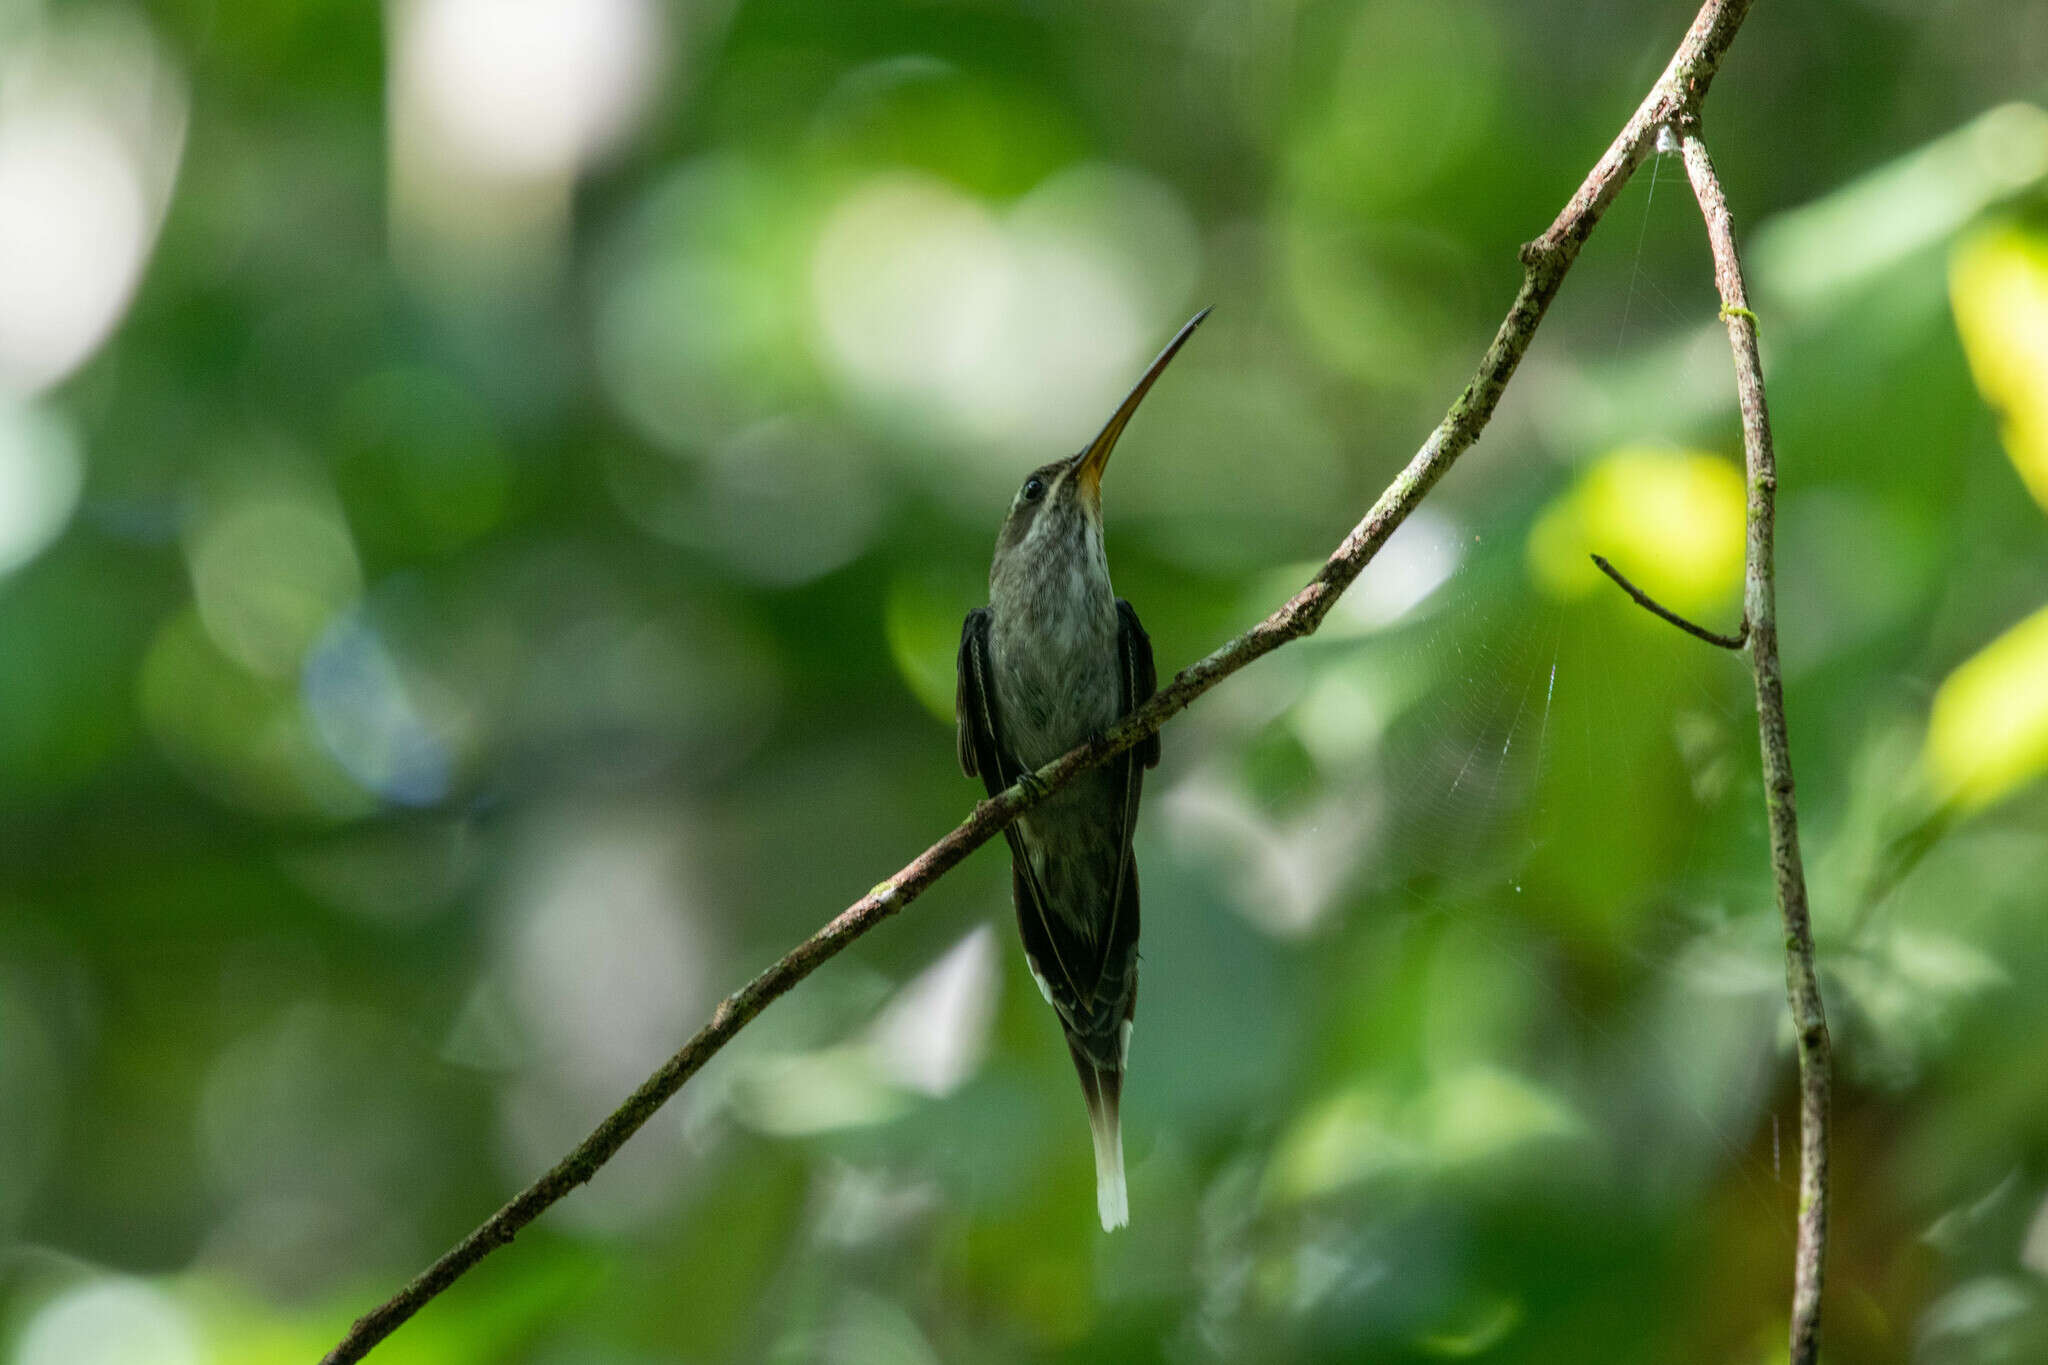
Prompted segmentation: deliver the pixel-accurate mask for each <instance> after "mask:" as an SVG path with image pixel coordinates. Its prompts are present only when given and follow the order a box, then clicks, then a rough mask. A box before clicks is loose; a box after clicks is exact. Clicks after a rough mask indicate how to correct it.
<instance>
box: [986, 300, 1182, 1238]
mask: <svg viewBox="0 0 2048 1365" xmlns="http://www.w3.org/2000/svg"><path fill="white" fill-rule="evenodd" d="M1207 316H1209V310H1208V309H1206V308H1205V309H1203V310H1202V311H1201V312H1199V313H1197V314H1196V315H1195V316H1194V317H1193V318H1192V319H1190V320H1189V322H1188V324H1187V325H1186V326H1185V327H1183V328H1181V329H1180V331H1179V333H1178V334H1176V335H1175V337H1174V338H1173V340H1172V341H1170V342H1168V343H1167V344H1166V349H1165V350H1163V351H1161V352H1160V353H1159V356H1158V358H1157V359H1155V360H1154V361H1153V362H1152V364H1151V366H1150V367H1149V368H1148V369H1147V370H1146V371H1145V373H1144V375H1143V377H1141V378H1140V379H1139V380H1138V382H1137V385H1136V386H1135V387H1134V388H1133V389H1132V390H1131V392H1130V395H1129V396H1128V397H1126V398H1125V399H1124V401H1123V403H1122V404H1121V405H1120V406H1119V407H1118V408H1117V410H1116V412H1115V414H1114V415H1113V416H1111V417H1110V419H1109V422H1108V424H1107V425H1105V426H1104V427H1103V428H1102V432H1101V434H1100V435H1098V436H1097V437H1096V438H1095V439H1094V440H1093V441H1091V442H1089V443H1088V445H1087V447H1086V448H1084V449H1083V450H1082V451H1081V452H1080V453H1079V454H1077V455H1072V456H1069V457H1067V458H1065V459H1060V460H1054V461H1053V462H1052V463H1051V464H1046V465H1040V466H1039V467H1038V468H1037V469H1034V470H1032V471H1031V473H1030V475H1029V476H1027V477H1026V478H1025V480H1024V482H1023V484H1022V485H1021V486H1020V487H1019V488H1018V490H1017V493H1016V496H1015V497H1014V498H1012V499H1011V501H1010V510H1009V513H1008V514H1007V515H1006V516H1005V517H1004V518H1003V527H1002V530H1001V532H1000V533H998V535H997V536H996V549H995V559H994V561H993V562H992V563H991V565H990V566H989V573H988V605H987V606H985V607H976V608H975V609H974V610H973V611H970V612H968V613H967V621H966V623H965V625H963V626H962V628H961V631H960V656H959V688H958V691H957V692H956V693H955V697H954V711H955V717H956V720H957V722H958V727H959V745H960V766H961V768H962V769H964V770H965V771H966V773H967V775H968V776H969V777H975V776H979V777H980V778H981V780H982V783H983V785H984V786H986V787H987V789H988V793H989V795H990V796H994V795H995V794H996V793H998V792H1000V791H1002V790H1004V789H1005V788H1007V787H1009V786H1011V785H1012V784H1014V783H1016V782H1018V781H1023V782H1025V783H1026V784H1027V785H1029V784H1030V783H1031V782H1032V781H1033V780H1034V779H1033V778H1032V772H1033V770H1034V769H1036V768H1039V767H1041V766H1043V765H1044V764H1046V763H1049V762H1051V761H1052V760H1053V759H1055V758H1058V757H1059V756H1060V755H1061V754H1064V753H1066V752H1067V751H1068V750H1069V749H1072V748H1073V747H1074V746H1075V745H1077V744H1080V743H1081V742H1082V741H1084V740H1086V739H1088V738H1090V737H1091V736H1093V735H1096V734H1099V733H1101V732H1102V731H1104V730H1106V729H1108V728H1109V727H1110V726H1111V725H1113V724H1115V723H1116V721H1118V720H1119V719H1121V718H1122V717H1124V716H1126V715H1128V714H1130V712H1131V711H1132V710H1133V709H1135V708H1136V707H1137V706H1139V705H1141V704H1142V703H1143V702H1145V701H1146V700H1147V699H1148V698H1150V697H1151V696H1152V694H1153V693H1154V692H1155V691H1157V690H1158V675H1157V674H1156V672H1155V671H1154V669H1153V664H1152V641H1151V639H1150V638H1149V637H1148V636H1147V635H1146V634H1145V628H1144V626H1142V625H1140V624H1139V622H1138V613H1137V612H1136V611H1135V610H1133V609H1132V607H1131V604H1130V603H1129V602H1126V601H1124V600H1123V599H1122V598H1120V597H1118V596H1117V595H1116V593H1115V591H1114V590H1113V589H1112V588H1111V587H1110V583H1109V559H1108V557H1107V555H1106V554H1105V552H1104V549H1103V531H1102V471H1103V470H1104V468H1106V467H1107V466H1108V464H1109V457H1110V453H1111V452H1112V451H1114V450H1115V449H1116V443H1117V438H1118V437H1120V436H1122V435H1123V432H1124V428H1125V427H1126V426H1128V425H1129V424H1130V420H1131V415H1132V414H1133V413H1135V412H1136V411H1137V410H1138V404H1139V403H1141V402H1143V401H1144V398H1145V395H1146V393H1147V392H1149V391H1150V390H1151V388H1152V385H1153V383H1154V382H1155V381H1156V380H1157V379H1158V378H1159V376H1160V374H1161V372H1163V371H1164V370H1165V369H1166V366H1167V363H1168V362H1169V361H1171V360H1172V359H1173V357H1174V354H1175V353H1176V352H1178V351H1179V350H1180V348H1181V346H1182V345H1183V344H1184V343H1185V342H1186V341H1187V339H1188V337H1189V336H1191V335H1192V334H1193V333H1194V330H1195V328H1196V327H1198V326H1200V325H1201V321H1202V319H1203V318H1205V317H1207ZM1158 762H1159V736H1158V735H1156V734H1154V735H1148V736H1147V737H1146V738H1145V739H1143V740H1141V741H1139V742H1138V743H1137V744H1135V745H1133V746H1132V747H1131V748H1130V749H1129V750H1127V751H1125V752H1124V753H1121V754H1119V755H1117V756H1116V757H1115V758H1113V759H1111V760H1110V761H1109V762H1108V763H1105V764H1102V765H1101V766H1099V767H1096V768H1091V769H1089V770H1088V771H1087V772H1084V773H1082V774H1080V775H1079V776H1077V777H1076V778H1075V779H1074V780H1073V781H1072V782H1070V783H1068V784H1067V785H1066V786H1064V787H1062V788H1060V790H1058V791H1056V792H1053V793H1052V794H1051V795H1049V796H1047V797H1046V798H1045V799H1044V800H1043V801H1042V802H1041V803H1040V804H1038V805H1037V806H1035V807H1033V808H1032V809H1031V810H1030V811H1029V812H1027V813H1026V814H1024V815H1022V816H1020V817H1018V818H1017V819H1016V820H1015V821H1013V822H1012V823H1011V824H1010V825H1009V827H1008V828H1006V829H1005V830H1004V831H1003V833H1004V835H1005V837H1006V838H1007V839H1008V840H1009V844H1010V882H1011V889H1012V894H1013V896H1014V898H1015V901H1016V907H1017V930H1018V933H1019V935H1020V936H1021V937H1022V938H1023V940H1024V960H1025V962H1026V963H1027V964H1029V966H1030V968H1031V975H1032V977H1033V979H1034V980H1036V981H1037V983H1038V989H1039V991H1040V992H1041V993H1042V994H1043V995H1044V996H1045V999H1046V1003H1048V1004H1050V1005H1051V1006H1052V1007H1053V1010H1054V1011H1055V1012H1056V1013H1057V1014H1058V1015H1059V1021H1060V1028H1061V1029H1062V1031H1063V1032H1064V1033H1065V1034H1066V1039H1067V1049H1068V1051H1069V1052H1071V1053H1072V1054H1073V1058H1074V1069H1075V1070H1076V1071H1077V1072H1079V1073H1080V1077H1081V1095H1082V1098H1083V1099H1084V1100H1085V1101H1086V1102H1087V1106H1088V1127H1089V1131H1090V1133H1091V1134H1092V1136H1093V1137H1094V1141H1095V1202H1096V1210H1097V1212H1098V1213H1100V1214H1101V1216H1102V1226H1103V1228H1104V1230H1105V1231H1110V1230H1114V1229H1116V1228H1119V1227H1122V1226H1123V1225H1124V1224H1126V1223H1128V1222H1129V1221H1130V1199H1129V1195H1128V1193H1127V1192H1126V1190H1125V1186H1124V1151H1123V1128H1122V1124H1121V1121H1120V1118H1119V1109H1120V1105H1121V1101H1122V1098H1123V1086H1124V1067H1125V1064H1126V1063H1127V1062H1128V1061H1129V1059H1130V1051H1131V1022H1132V1019H1133V1017H1134V1016H1135V1014H1136V1012H1137V1006H1138V864H1137V860H1136V859H1135V858H1134V857H1133V856H1132V853H1131V833H1132V829H1133V827H1134V826H1135V825H1136V824H1137V820H1138V796H1139V791H1140V789H1141V788H1142V786H1143V785H1144V770H1145V769H1147V768H1151V767H1154V766H1156V765H1157V764H1158Z"/></svg>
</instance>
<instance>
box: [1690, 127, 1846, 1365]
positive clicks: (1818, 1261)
mask: <svg viewBox="0 0 2048 1365" xmlns="http://www.w3.org/2000/svg"><path fill="white" fill-rule="evenodd" d="M1673 126H1674V128H1676V129H1677V131H1678V133H1679V137H1680V150H1681V151H1682V152H1683V153H1684V156H1685V173H1686V175H1687V177H1689V178H1690V179H1691V181H1692V190H1693V195H1694V197H1695V198H1697V199H1698V200H1699V203H1700V214H1701V216H1702V217H1704V218H1705V219H1706V220H1707V242H1708V245H1709V246H1710V247H1711V248H1712V249H1713V253H1714V284H1715V287H1716V288H1718V289H1719V290H1720V291H1721V320H1722V321H1723V322H1724V323H1726V324H1727V327H1728V345H1729V347H1730V348H1731V349H1732V350H1733V351H1734V353H1735V394H1736V400H1737V402H1738V403H1739V405H1740V407H1741V409H1742V448H1743V454H1744V459H1745V463H1746V464H1747V466H1748V470H1747V473H1748V482H1749V515H1748V522H1749V536H1748V543H1747V545H1746V546H1745V549H1744V553H1743V565H1744V568H1743V589H1742V604H1743V621H1744V623H1745V624H1746V626H1747V627H1748V630H1749V665H1750V671H1751V672H1752V673H1753V674H1754V675H1755V677H1756V716H1757V731H1758V735H1759V738H1760V740H1761V743H1762V745H1763V765H1764V809H1765V811H1766V813H1767V814H1768V816H1769V819H1770V826H1771V876H1772V880H1773V882H1774V883H1775V885H1776V890H1777V898H1778V911H1779V913H1780V914H1781V915H1782V916H1783V917H1784V920H1785V993H1786V996H1787V998H1788V999H1789V1000H1790V1002H1791V1007H1792V1028H1793V1033H1794V1036H1795V1037H1796V1038H1797V1040H1798V1047H1799V1243H1798V1250H1797V1253H1796V1260H1795V1262H1794V1267H1793V1276H1792V1328H1791V1347H1792V1365H1815V1362H1816V1361H1817V1360H1818V1359H1819V1357H1820V1287H1821V1276H1822V1272H1823V1270H1824V1269H1825V1261H1826V1256H1827V1240H1828V1106H1829V1100H1830V1095H1829V1091H1830V1089H1831V1086H1832V1081H1831V1079H1830V1073H1831V1072H1832V1069H1833V1062H1834V1057H1833V1047H1832V1045H1831V1044H1830V1043H1829V1041H1828V1021H1827V1015H1826V1013H1825V1012H1824V1011H1823V1009H1822V1006H1821V998H1820V978H1819V976H1818V975H1817V974H1816V973H1815V971H1814V965H1813V924H1812V921H1811V919H1810V917H1809V916H1808V914H1807V906H1806V873H1805V870H1804V869H1803V868H1802V867H1801V865H1800V860H1799V812H1798V808H1797V805H1796V804H1795V802H1794V800H1793V791H1792V752H1791V747H1790V742H1789V741H1788V739H1787V738H1786V732H1785V689H1784V685H1783V682H1782V679H1781V678H1780V675H1779V669H1778V605H1777V601H1778V590H1777V568H1776V563H1775V560H1774V558H1773V555H1774V540H1775V537H1776V527H1777V497H1778V457H1777V452H1776V451H1775V450H1773V449H1772V446H1771V414H1770V410H1769V409H1768V408H1767V407H1766V406H1765V404H1764V370H1763V361H1762V358H1761V357H1760V356H1759V355H1758V354H1757V345H1756V314H1754V313H1752V312H1750V311H1749V299H1748V296H1747V294H1746V293H1745V292H1744V290H1743V285H1742V260H1741V258H1740V257H1739V256H1738V255H1737V254H1736V251H1735V221H1734V219H1733V217H1731V216H1730V214H1729V212H1728V199H1727V196H1726V195H1724V194H1722V192H1721V182H1720V180H1719V179H1718V178H1717V177H1716V176H1715V174H1714V163H1713V160H1712V158H1710V157H1709V156H1708V155H1707V144H1706V143H1705V142H1704V141H1702V140H1701V138H1700V131H1699V111H1698V110H1697V109H1688V110H1686V111H1685V112H1684V114H1683V115H1681V116H1680V118H1678V119H1677V120H1675V121H1674V124H1673Z"/></svg>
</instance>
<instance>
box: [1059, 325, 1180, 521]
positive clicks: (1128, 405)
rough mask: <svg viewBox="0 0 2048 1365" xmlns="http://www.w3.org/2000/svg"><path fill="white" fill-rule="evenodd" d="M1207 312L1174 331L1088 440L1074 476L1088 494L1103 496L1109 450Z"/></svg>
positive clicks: (1114, 446)
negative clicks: (1104, 423)
mask: <svg viewBox="0 0 2048 1365" xmlns="http://www.w3.org/2000/svg"><path fill="white" fill-rule="evenodd" d="M1208 316H1209V310H1208V309H1206V308H1204V309H1203V310H1202V311H1201V312H1199V313H1197V314H1195V315H1194V316H1193V317H1191V318H1189V319H1188V322H1187V326H1185V327H1183V328H1181V329H1180V331H1178V332H1176V333H1175V334H1174V337H1173V340H1171V341H1169V342H1167V343H1166V349H1165V350H1163V351H1161V352H1160V353H1159V358H1158V359H1156V360H1154V361H1153V362H1152V365H1151V367H1150V368H1149V369H1147V370H1146V371H1145V375H1144V378H1142V379H1140V380H1139V381H1138V383H1137V386H1136V387H1135V388H1133V389H1132V390H1131V392H1130V396H1129V397H1127V398H1125V399H1124V401H1123V402H1122V404H1120V405H1119V406H1118V408H1117V410H1116V414H1115V415H1114V416H1112V417H1111V418H1110V419H1109V423H1108V425H1106V426H1104V427H1103V428H1102V434H1101V435H1099V436H1097V437H1096V438H1095V439H1094V440H1093V441H1091V442H1089V444H1088V448H1087V449H1086V450H1084V451H1082V452H1081V454H1080V455H1079V456H1078V457H1077V458H1078V460H1079V464H1078V466H1077V472H1076V474H1075V479H1076V480H1077V481H1078V482H1079V483H1080V485H1081V487H1082V488H1083V489H1084V490H1086V492H1087V493H1088V496H1089V497H1091V498H1099V497H1101V496H1102V471H1103V470H1104V469H1105V468H1107V467H1108V465H1109V454H1110V452H1111V451H1113V450H1115V449H1116V442H1117V438H1118V437H1119V436H1122V435H1123V434H1124V428H1125V427H1127V426H1129V425H1130V422H1131V414H1132V413H1135V412H1136V411H1137V410H1138V404H1140V403H1142V402H1144V401H1145V395H1146V394H1147V393H1149V392H1151V389H1152V382H1153V381H1154V380H1156V379H1158V378H1159V376H1160V374H1161V372H1163V371H1164V370H1165V369H1166V366H1167V362H1168V361H1170V360H1172V359H1173V357H1174V354H1175V353H1176V352H1178V351H1179V350H1180V348H1181V347H1182V346H1183V345H1185V344H1186V343H1187V339H1188V338H1189V337H1191V336H1193V335H1194V334H1195V328H1197V327H1199V326H1201V325H1202V319H1203V318H1205V317H1208Z"/></svg>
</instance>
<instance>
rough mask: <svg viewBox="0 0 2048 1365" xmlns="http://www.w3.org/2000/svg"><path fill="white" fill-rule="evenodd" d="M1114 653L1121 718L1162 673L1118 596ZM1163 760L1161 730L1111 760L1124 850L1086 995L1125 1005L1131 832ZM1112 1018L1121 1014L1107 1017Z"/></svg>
mask: <svg viewBox="0 0 2048 1365" xmlns="http://www.w3.org/2000/svg"><path fill="white" fill-rule="evenodd" d="M1116 655H1117V665H1118V681H1119V684H1120V685H1119V688H1118V691H1119V693H1120V696H1119V697H1118V699H1117V700H1118V706H1117V715H1118V717H1119V718H1121V717H1123V716H1128V715H1129V714H1131V712H1133V711H1135V710H1137V709H1138V707H1140V706H1142V705H1144V704H1145V703H1146V702H1147V701H1149V700H1151V697H1152V694H1153V693H1155V692H1157V691H1158V690H1159V674H1158V671H1157V669H1156V668H1155V667H1154V665H1153V662H1152V638H1151V637H1150V636H1149V635H1147V634H1145V627H1144V626H1143V625H1142V624H1140V623H1139V621H1138V613H1137V610H1136V609H1135V608H1134V607H1132V606H1131V604H1130V603H1129V602H1126V601H1125V600H1124V599H1122V598H1121V597H1119V598H1118V599H1117V602H1116ZM1158 762H1159V736H1158V734H1157V733H1154V734H1150V735H1147V736H1146V737H1145V738H1144V739H1142V740H1140V741H1139V742H1138V743H1137V744H1134V745H1132V746H1131V747H1130V748H1129V749H1128V750H1126V751H1125V752H1123V753H1121V754H1119V755H1118V756H1117V757H1115V758H1114V759H1111V760H1110V764H1109V768H1110V771H1111V772H1112V773H1114V774H1115V775H1116V777H1117V780H1118V785H1119V786H1121V787H1122V789H1123V802H1122V810H1121V811H1120V812H1119V813H1118V815H1119V819H1120V821H1121V826H1120V828H1119V829H1118V831H1117V843H1116V846H1117V848H1118V849H1119V850H1121V856H1120V857H1119V858H1118V860H1117V868H1116V880H1115V882H1114V884H1113V886H1112V889H1111V892H1110V900H1109V922H1108V923H1107V924H1106V925H1105V926H1104V927H1103V932H1102V933H1101V934H1100V935H1099V936H1098V937H1097V939H1096V942H1095V954H1094V957H1093V960H1092V961H1090V962H1089V963H1088V964H1087V977H1086V980H1087V982H1088V998H1089V999H1090V1000H1091V1001H1092V1002H1094V1003H1096V1004H1097V1008H1098V1010H1099V1009H1100V1008H1101V1007H1102V1006H1110V1007H1112V1008H1119V1007H1121V1008H1125V1009H1126V1010H1127V1007H1128V1005H1129V1003H1130V1002H1129V1001H1127V1000H1124V999H1123V998H1122V997H1124V996H1126V995H1128V994H1129V993H1130V992H1129V991H1128V989H1127V988H1126V987H1125V985H1124V984H1123V983H1124V980H1125V973H1126V972H1127V971H1128V970H1129V964H1130V959H1131V955H1132V954H1133V953H1135V952H1136V951H1137V947H1138V867H1137V859H1136V858H1135V857H1134V856H1133V855H1132V853H1131V838H1132V836H1133V835H1134V834H1135V832H1136V830H1137V827H1138V798H1139V796H1140V795H1141V794H1142V792H1143V789H1144V785H1145V773H1144V770H1145V769H1147V768H1150V767H1154V766H1156V765H1157V764H1158ZM1106 984H1107V985H1111V995H1112V996H1113V997H1115V998H1112V999H1108V1000H1102V999H1100V997H1101V995H1102V987H1103V986H1104V985H1106ZM1109 1022H1111V1023H1115V1022H1121V1021H1120V1020H1115V1021H1109Z"/></svg>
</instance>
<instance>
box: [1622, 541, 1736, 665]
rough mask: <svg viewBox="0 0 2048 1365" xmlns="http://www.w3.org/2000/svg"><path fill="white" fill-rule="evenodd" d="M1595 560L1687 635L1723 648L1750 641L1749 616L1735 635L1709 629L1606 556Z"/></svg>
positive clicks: (1645, 607) (1643, 603)
mask: <svg viewBox="0 0 2048 1365" xmlns="http://www.w3.org/2000/svg"><path fill="white" fill-rule="evenodd" d="M1593 562H1594V563H1595V564H1598V565H1599V566H1600V572H1601V573H1604V574H1606V575H1607V576H1608V577H1609V578H1611V579H1613V580H1614V581H1615V582H1616V583H1618V584H1620V586H1621V590H1622V591H1623V592H1625V593H1627V594H1628V595H1629V596H1630V597H1633V598H1635V600H1636V605H1637V606H1639V607H1641V608H1642V609H1643V610H1644V611H1647V612H1649V613H1650V614H1651V615H1652V616H1658V617H1662V618H1663V619H1664V620H1666V621H1669V622H1670V623H1671V624H1672V625H1674V626H1677V627H1678V628H1679V629H1680V630H1682V631H1684V632H1685V633H1686V634H1687V635H1696V636H1698V637H1699V638H1700V639H1702V640H1705V641H1706V642H1707V643H1708V644H1710V645H1719V646H1721V648H1723V649H1741V648H1742V647H1743V645H1745V644H1747V643H1748V642H1749V618H1748V617H1746V616H1745V617H1744V618H1743V619H1742V627H1741V629H1739V630H1737V631H1736V632H1735V633H1734V634H1733V635H1722V634H1719V633H1718V632H1715V631H1711V630H1708V629H1707V628H1706V627H1705V626H1703V625H1699V624H1698V623H1696V622H1693V621H1688V620H1686V619H1685V618H1684V617H1683V616H1680V615H1679V614H1678V613H1677V612H1675V611H1673V610H1671V608H1669V607H1667V606H1665V605H1664V604H1663V603H1661V602H1659V601H1658V600H1657V599H1656V598H1654V597H1652V596H1650V594H1648V593H1646V592H1644V591H1643V590H1642V589H1641V588H1639V587H1637V586H1636V585H1635V584H1633V583H1631V582H1629V581H1628V577H1627V576H1626V575H1625V574H1623V573H1622V571H1621V570H1619V569H1617V568H1615V567H1614V566H1613V565H1612V564H1609V563H1608V562H1607V560H1606V559H1605V558H1604V557H1602V556H1600V555H1594V556H1593Z"/></svg>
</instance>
